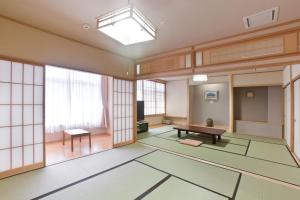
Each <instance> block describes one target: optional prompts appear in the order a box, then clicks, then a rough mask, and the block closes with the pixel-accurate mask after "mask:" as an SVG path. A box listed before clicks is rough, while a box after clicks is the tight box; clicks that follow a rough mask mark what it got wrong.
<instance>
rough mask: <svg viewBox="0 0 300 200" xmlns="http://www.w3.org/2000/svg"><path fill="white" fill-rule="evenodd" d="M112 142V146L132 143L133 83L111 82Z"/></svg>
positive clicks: (118, 80)
mask: <svg viewBox="0 0 300 200" xmlns="http://www.w3.org/2000/svg"><path fill="white" fill-rule="evenodd" d="M113 85H114V86H113V88H114V89H113V99H114V101H113V142H114V146H120V145H123V144H128V143H131V142H132V141H133V130H134V127H133V124H134V121H133V119H134V115H133V82H132V81H127V80H120V79H114V81H113Z"/></svg>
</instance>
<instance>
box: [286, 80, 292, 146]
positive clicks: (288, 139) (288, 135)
mask: <svg viewBox="0 0 300 200" xmlns="http://www.w3.org/2000/svg"><path fill="white" fill-rule="evenodd" d="M284 125H285V126H284V139H285V140H286V142H287V144H288V146H289V147H291V86H290V85H288V86H287V87H286V88H285V89H284Z"/></svg>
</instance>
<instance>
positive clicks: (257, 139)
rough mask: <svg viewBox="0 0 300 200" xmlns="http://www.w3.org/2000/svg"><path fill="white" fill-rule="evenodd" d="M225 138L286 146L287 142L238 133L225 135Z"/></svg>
mask: <svg viewBox="0 0 300 200" xmlns="http://www.w3.org/2000/svg"><path fill="white" fill-rule="evenodd" d="M224 136H226V137H233V138H239V139H246V140H253V141H258V142H266V143H274V144H282V145H285V144H286V143H285V141H284V140H282V139H277V138H267V137H260V136H255V135H244V134H237V133H234V134H233V133H225V134H224Z"/></svg>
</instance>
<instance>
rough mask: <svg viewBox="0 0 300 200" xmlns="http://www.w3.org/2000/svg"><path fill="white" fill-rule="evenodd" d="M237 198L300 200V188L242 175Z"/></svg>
mask: <svg viewBox="0 0 300 200" xmlns="http://www.w3.org/2000/svg"><path fill="white" fill-rule="evenodd" d="M235 199H236V200H299V199H300V190H296V189H292V188H289V187H286V186H282V185H279V184H276V183H272V182H269V181H265V180H262V179H257V178H254V177H251V176H247V175H244V174H243V175H242V178H241V181H240V185H239V187H238V191H237V195H236V198H235Z"/></svg>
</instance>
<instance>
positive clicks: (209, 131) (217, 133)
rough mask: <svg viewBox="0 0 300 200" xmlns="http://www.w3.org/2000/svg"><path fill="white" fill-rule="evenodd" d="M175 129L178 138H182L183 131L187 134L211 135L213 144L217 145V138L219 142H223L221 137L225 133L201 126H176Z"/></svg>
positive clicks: (221, 130)
mask: <svg viewBox="0 0 300 200" xmlns="http://www.w3.org/2000/svg"><path fill="white" fill-rule="evenodd" d="M174 129H176V130H178V134H177V136H178V137H179V138H180V137H181V131H185V133H186V134H189V132H194V133H200V134H204V135H210V136H211V137H212V143H213V144H216V142H217V137H218V140H221V136H222V134H223V133H225V130H223V129H216V128H208V127H201V126H183V125H180V126H175V127H174Z"/></svg>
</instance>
